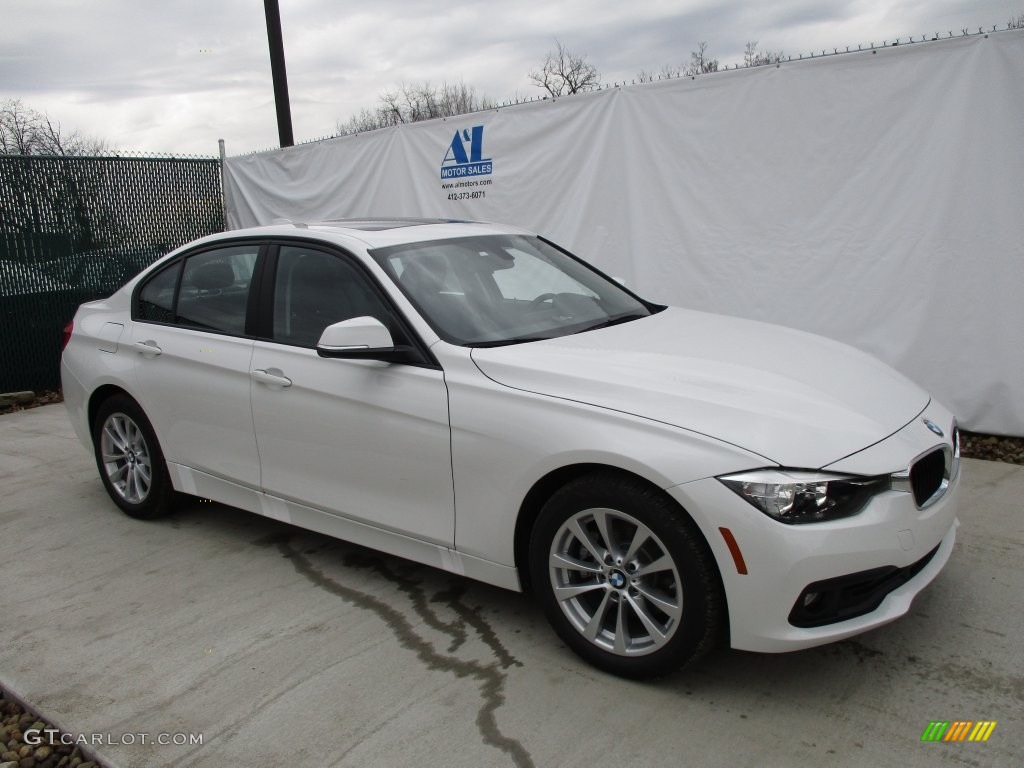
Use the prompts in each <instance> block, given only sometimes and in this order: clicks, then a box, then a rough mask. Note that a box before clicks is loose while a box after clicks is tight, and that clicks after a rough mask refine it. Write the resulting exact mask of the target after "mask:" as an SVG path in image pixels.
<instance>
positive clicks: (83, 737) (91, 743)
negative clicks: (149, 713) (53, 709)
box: [24, 728, 203, 747]
mask: <svg viewBox="0 0 1024 768" xmlns="http://www.w3.org/2000/svg"><path fill="white" fill-rule="evenodd" d="M24 740H25V743H26V744H27V745H28V746H30V747H38V746H40V745H41V744H46V745H48V746H51V747H53V746H56V745H57V744H65V745H67V746H69V747H70V746H85V747H119V746H130V745H132V744H158V745H160V746H168V745H173V746H177V747H182V746H197V745H201V744H202V743H203V734H201V733H157V734H152V733H121V734H113V733H80V734H78V735H77V736H75V735H72V734H70V733H61V732H60V731H58V730H57V729H56V728H29V729H28V730H27V731H25V733H24Z"/></svg>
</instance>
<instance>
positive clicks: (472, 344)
mask: <svg viewBox="0 0 1024 768" xmlns="http://www.w3.org/2000/svg"><path fill="white" fill-rule="evenodd" d="M551 338H554V337H553V336H520V337H517V338H514V339H496V340H494V341H470V342H468V343H467V344H465V346H467V347H473V348H474V349H478V348H480V347H504V346H507V345H509V344H525V343H526V342H528V341H545V340H547V339H551Z"/></svg>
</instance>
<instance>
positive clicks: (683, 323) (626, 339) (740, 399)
mask: <svg viewBox="0 0 1024 768" xmlns="http://www.w3.org/2000/svg"><path fill="white" fill-rule="evenodd" d="M472 355H473V360H474V362H475V363H476V365H477V367H478V368H479V369H480V370H481V371H482V372H483V374H484V375H485V376H487V377H488V378H490V379H492V380H494V381H496V382H498V383H500V384H504V385H506V386H509V387H514V388H516V389H523V390H527V391H530V392H535V393H538V394H543V395H549V396H551V397H559V398H565V399H567V400H575V401H578V402H583V403H588V404H590V405H595V406H600V407H602V408H610V409H612V410H616V411H622V412H624V413H629V414H633V415H635V416H640V417H643V418H647V419H653V420H655V421H660V422H663V423H666V424H671V425H673V426H676V427H680V428H682V429H687V430H692V431H694V432H699V433H701V434H704V435H708V436H710V437H714V438H717V439H719V440H724V441H725V442H728V443H732V444H733V445H736V446H739V447H741V448H744V449H745V450H748V451H752V452H754V453H757V454H760V455H761V456H763V457H765V458H766V459H768V460H769V461H770V462H773V463H776V464H779V465H782V466H786V467H793V468H811V469H813V468H819V467H823V466H825V465H827V464H831V463H833V462H835V461H838V460H839V459H841V458H844V457H846V456H849V455H850V454H852V453H856V452H857V451H860V450H862V449H864V448H866V447H868V446H869V445H872V444H874V443H876V442H878V441H879V440H882V439H884V438H885V437H888V436H889V435H891V434H893V433H894V432H896V431H898V430H899V429H900V428H901V427H903V426H904V425H906V424H907V423H908V422H909V421H910V420H911V419H913V418H914V417H915V416H917V415H918V414H919V413H920V412H921V411H922V410H924V408H925V406H926V405H927V404H928V401H929V397H928V394H927V393H926V392H925V391H924V390H922V389H921V388H920V387H918V386H917V385H915V384H913V383H912V382H911V381H909V380H908V379H907V378H905V377H904V376H902V375H901V374H899V373H897V372H896V371H894V370H893V369H892V368H890V367H889V366H887V365H885V364H883V363H882V362H880V361H878V360H876V359H875V358H873V357H871V356H870V355H867V354H865V353H863V352H861V351H859V350H857V349H854V348H853V347H849V346H847V345H845V344H840V343H839V342H836V341H832V340H830V339H826V338H823V337H821V336H815V335H813V334H809V333H804V332H802V331H796V330H792V329H789V328H784V327H781V326H775V325H769V324H767V323H760V322H756V321H752V320H742V319H740V318H734V317H726V316H723V315H714V314H709V313H706V312H696V311H691V310H685V309H678V308H673V307H670V308H668V309H666V310H664V311H662V312H659V313H658V314H655V315H652V316H650V317H646V318H643V319H641V320H634V321H632V322H628V323H623V324H622V325H615V326H611V327H609V328H602V329H599V330H596V331H588V332H586V333H580V334H576V335H572V336H563V337H561V338H557V339H548V340H545V341H537V342H530V343H526V344H513V345H509V346H505V347H493V348H479V349H474V350H473V352H472Z"/></svg>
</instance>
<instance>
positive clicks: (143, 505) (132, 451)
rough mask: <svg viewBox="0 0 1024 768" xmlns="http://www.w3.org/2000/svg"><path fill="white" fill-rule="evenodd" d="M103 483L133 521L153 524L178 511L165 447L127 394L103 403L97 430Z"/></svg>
mask: <svg viewBox="0 0 1024 768" xmlns="http://www.w3.org/2000/svg"><path fill="white" fill-rule="evenodd" d="M92 443H93V449H94V451H95V454H96V466H97V468H98V469H99V472H100V479H102V480H103V485H104V487H105V488H106V489H107V493H109V494H110V498H111V499H113V500H114V503H115V504H117V506H119V507H120V508H121V509H122V511H124V513H125V514H126V515H128V516H129V517H135V518H138V519H140V520H154V519H156V518H158V517H163V516H164V515H167V514H169V513H170V512H171V511H172V510H173V508H174V488H173V486H172V485H171V478H170V476H169V475H168V474H167V464H166V463H165V462H164V455H163V452H162V451H161V450H160V443H159V442H157V439H156V434H155V433H154V432H153V427H152V426H151V425H150V423H149V419H147V418H146V414H144V413H143V412H142V409H141V408H140V407H139V406H138V404H137V403H136V402H135V401H134V400H132V399H131V398H130V397H128V396H126V395H114V396H112V397H110V398H108V399H107V400H104V401H103V404H102V405H100V408H99V411H98V412H97V413H96V419H95V421H94V422H93V428H92Z"/></svg>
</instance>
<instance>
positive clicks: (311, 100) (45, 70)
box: [0, 0, 1024, 155]
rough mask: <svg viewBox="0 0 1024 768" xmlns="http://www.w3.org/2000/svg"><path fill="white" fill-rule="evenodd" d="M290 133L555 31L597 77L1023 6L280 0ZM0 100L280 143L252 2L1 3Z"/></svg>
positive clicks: (248, 142)
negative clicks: (694, 53)
mask: <svg viewBox="0 0 1024 768" xmlns="http://www.w3.org/2000/svg"><path fill="white" fill-rule="evenodd" d="M280 6H281V18H282V27H283V29H284V45H285V56H286V59H287V68H288V83H289V89H290V91H291V102H292V120H293V124H294V128H295V139H296V141H303V140H308V139H313V138H317V137H321V136H325V135H331V134H333V133H334V130H335V125H336V124H337V122H338V121H339V120H342V121H344V120H346V119H347V118H348V117H350V116H351V115H352V114H354V113H355V112H358V111H359V109H360V108H362V107H373V106H375V104H376V103H377V98H378V95H379V94H380V93H381V92H382V91H384V90H386V89H388V88H392V87H394V86H396V85H398V84H399V83H402V82H420V81H423V80H429V81H431V82H433V83H440V82H441V81H443V80H445V79H448V80H459V79H462V80H464V81H465V82H466V83H467V84H469V85H472V86H474V87H475V88H476V89H477V92H478V93H480V94H484V95H487V96H489V97H491V98H493V99H496V100H498V101H504V100H506V99H512V98H515V97H516V96H517V95H519V96H520V97H522V96H537V95H540V91H539V89H537V88H536V87H535V86H533V85H532V84H531V83H530V81H529V79H528V77H527V74H528V72H529V71H530V70H531V69H535V68H537V67H538V65H539V64H540V62H541V61H542V60H543V58H544V54H545V53H546V52H547V51H548V50H549V49H551V48H552V47H553V45H554V40H555V38H558V39H559V40H561V42H562V43H563V44H564V45H565V46H566V47H567V48H568V49H569V50H571V51H574V52H579V53H585V54H586V55H587V57H588V59H589V61H591V62H592V63H594V64H595V65H596V66H597V67H598V68H599V70H600V72H601V75H602V80H604V81H607V82H614V81H622V80H628V79H632V78H634V77H635V76H636V74H637V73H638V72H639V71H640V70H644V69H646V70H651V71H657V70H659V69H660V68H661V67H662V65H664V64H673V65H679V64H685V63H686V62H687V61H688V60H689V52H690V51H691V50H692V49H693V48H694V47H695V46H696V45H697V43H698V42H699V41H702V40H704V41H707V42H708V43H709V52H710V54H711V55H712V56H715V57H717V58H719V59H720V60H721V61H722V62H723V63H726V62H728V63H733V62H741V61H742V57H743V47H744V44H745V42H746V41H748V40H757V41H759V43H760V46H759V47H760V48H761V49H768V50H783V51H785V53H787V54H791V55H793V56H794V58H795V56H796V54H798V53H805V54H806V53H807V52H809V51H811V50H812V49H813V50H816V51H821V50H822V49H827V50H832V49H833V48H836V47H839V48H840V49H842V48H844V47H845V46H847V45H853V46H856V45H857V44H858V43H860V44H867V43H871V42H872V41H873V42H875V43H880V42H881V41H882V40H884V39H888V40H890V41H891V40H892V39H894V38H896V37H897V36H900V37H903V38H904V39H905V38H906V37H907V36H908V35H914V36H915V38H919V37H920V35H922V34H925V33H928V34H931V33H934V32H941V33H943V34H946V33H947V32H948V31H949V30H953V31H954V32H955V33H959V31H960V30H961V29H962V28H964V27H969V28H971V29H972V30H973V31H975V32H976V31H977V29H978V27H979V26H982V25H986V26H987V28H988V29H991V27H992V25H994V24H995V25H998V26H999V27H1000V28H1005V26H1006V22H1007V20H1008V19H1009V18H1011V17H1017V16H1019V15H1021V14H1024V0H892V1H891V2H885V1H884V0H774V1H773V0H767V1H765V0H713V1H709V0H674V1H671V2H668V1H665V0H625V1H624V0H559V1H557V2H553V1H552V0H544V1H543V2H539V1H537V0H491V1H490V2H482V1H480V0H476V1H474V0H431V2H413V1H412V0H374V1H373V2H365V0H359V2H353V1H352V0H280ZM0 20H2V24H0V99H8V98H18V99H21V100H22V101H23V102H24V103H25V104H26V105H27V106H30V107H33V108H35V109H37V110H40V111H44V112H46V113H47V114H48V115H49V116H50V117H51V118H53V119H55V120H59V121H60V122H61V124H62V125H63V127H64V128H65V129H78V130H80V131H82V132H83V133H86V134H89V135H93V136H96V137H99V138H102V139H105V140H106V141H107V142H108V144H109V145H110V146H111V147H112V148H118V149H122V150H132V151H146V152H174V153H195V154H204V155H214V154H216V152H217V139H218V138H224V139H225V140H226V142H227V148H228V154H229V155H235V154H241V153H244V152H250V151H254V150H259V149H267V148H270V147H273V146H276V145H277V124H276V117H275V112H274V97H273V89H272V85H271V79H270V63H269V55H268V50H267V31H266V21H265V17H264V11H263V3H262V2H261V1H260V0H163V1H162V2H145V1H142V2H140V0H94V1H93V2H84V1H83V0H0Z"/></svg>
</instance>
